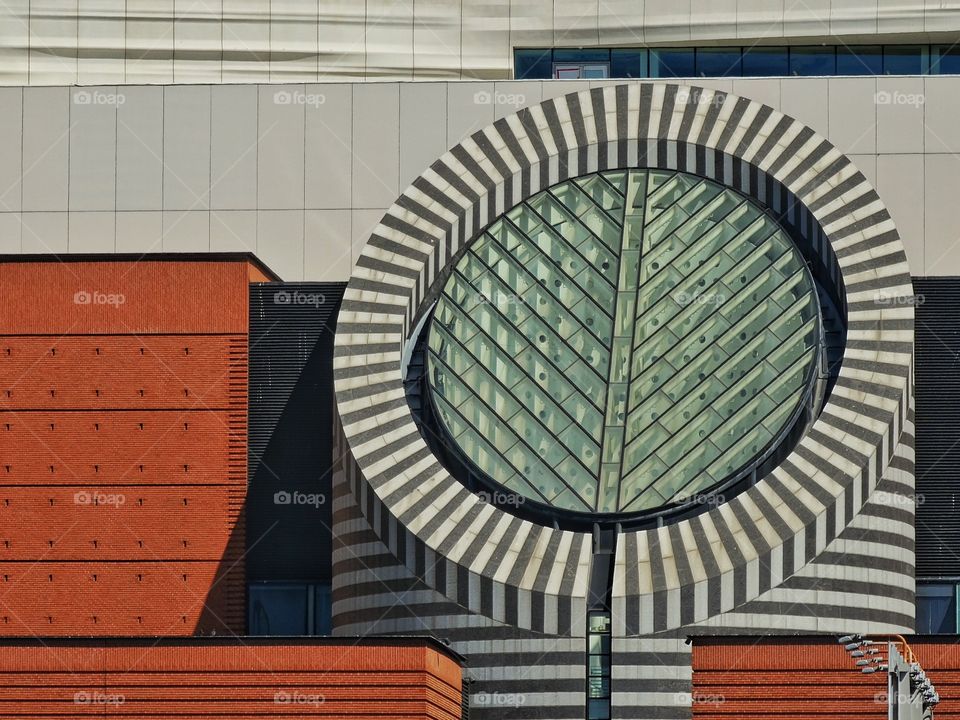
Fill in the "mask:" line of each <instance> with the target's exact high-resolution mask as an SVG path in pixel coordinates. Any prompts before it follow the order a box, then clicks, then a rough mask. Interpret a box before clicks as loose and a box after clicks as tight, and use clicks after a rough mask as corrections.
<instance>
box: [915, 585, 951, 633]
mask: <svg viewBox="0 0 960 720" xmlns="http://www.w3.org/2000/svg"><path fill="white" fill-rule="evenodd" d="M955 632H957V588H956V586H955V585H954V584H952V583H950V584H946V583H943V584H932V583H922V582H918V583H917V633H918V634H921V635H935V634H938V633H950V634H953V633H955Z"/></svg>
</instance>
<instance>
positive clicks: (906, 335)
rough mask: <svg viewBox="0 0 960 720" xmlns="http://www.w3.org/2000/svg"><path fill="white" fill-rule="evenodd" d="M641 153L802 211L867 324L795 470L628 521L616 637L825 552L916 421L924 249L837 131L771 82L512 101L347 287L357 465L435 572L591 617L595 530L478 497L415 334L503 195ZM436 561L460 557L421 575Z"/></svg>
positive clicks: (417, 196)
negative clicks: (407, 370) (412, 369)
mask: <svg viewBox="0 0 960 720" xmlns="http://www.w3.org/2000/svg"><path fill="white" fill-rule="evenodd" d="M633 167H658V168H665V169H672V170H681V171H685V172H690V173H695V174H698V175H701V176H704V177H709V178H711V179H714V180H716V181H718V182H721V183H723V184H726V185H729V186H732V187H734V188H737V189H739V190H740V191H741V192H744V193H745V194H748V195H751V196H753V197H755V198H757V199H758V200H759V201H760V202H761V203H764V204H766V205H768V206H770V207H772V208H773V209H774V210H777V211H780V212H781V213H782V215H783V217H784V218H786V219H788V220H789V221H790V222H791V224H793V225H794V226H795V227H797V228H801V229H804V231H805V234H806V236H808V237H809V238H811V241H812V243H813V248H814V251H815V252H816V253H818V254H819V255H820V257H821V260H822V262H823V268H822V272H823V273H824V274H826V275H827V276H829V278H831V279H832V280H833V281H834V282H835V285H836V287H837V288H840V289H841V291H842V292H843V293H844V295H843V296H842V297H840V298H839V300H840V303H841V305H842V306H843V308H844V309H845V310H846V313H847V321H848V333H847V343H846V351H845V356H844V361H843V366H842V369H841V372H840V376H839V379H838V381H837V383H836V386H835V387H834V389H833V392H832V394H831V396H830V398H829V401H828V403H827V405H826V406H825V407H824V409H823V411H822V413H821V415H820V416H819V418H818V419H817V421H816V423H815V424H814V426H813V428H812V429H811V431H810V432H809V433H808V434H807V436H806V437H805V438H804V439H803V440H802V441H801V442H800V443H799V445H798V446H797V447H796V448H795V450H794V451H793V452H792V453H791V455H790V456H789V457H788V458H787V459H786V460H785V461H784V462H783V463H782V464H781V465H780V467H778V468H777V469H776V470H775V471H773V472H772V473H771V474H770V475H768V476H767V477H766V478H764V479H763V480H761V481H760V482H759V483H757V484H756V485H755V486H753V487H751V488H749V489H748V490H746V491H744V492H742V493H741V494H739V495H737V496H736V497H734V498H732V499H729V500H727V501H726V502H724V503H723V504H720V505H718V506H716V507H712V508H711V509H709V510H708V511H705V512H704V513H701V514H700V515H698V516H696V517H694V518H691V519H687V520H682V521H679V522H676V523H674V524H671V525H668V526H665V527H661V528H657V529H652V530H643V531H637V532H628V533H625V534H624V535H622V536H621V538H620V541H619V543H618V547H617V558H616V572H615V578H614V596H615V599H614V603H615V607H614V610H615V617H616V618H617V622H616V625H615V632H617V634H627V635H639V634H646V633H651V632H658V631H664V630H670V629H672V628H677V627H680V626H682V625H686V624H690V623H692V622H700V621H703V620H706V619H708V618H709V617H712V616H715V615H717V614H719V613H721V612H727V611H730V610H732V609H734V607H737V606H739V605H742V604H743V603H746V602H749V601H751V600H753V599H755V598H756V597H757V596H758V595H760V594H761V593H762V592H764V591H765V590H766V589H768V588H770V587H771V586H775V585H777V584H778V583H779V582H781V581H782V580H783V579H785V578H788V577H790V576H791V575H792V574H794V573H795V572H797V571H798V570H799V569H801V568H802V567H804V566H805V565H806V564H807V563H809V562H811V561H812V560H813V559H814V558H815V557H816V556H817V555H818V554H819V553H820V552H822V551H823V550H824V548H825V547H826V545H827V544H828V543H830V542H831V540H833V539H834V538H836V537H837V536H838V535H839V533H840V532H841V531H842V530H843V528H844V527H846V526H847V525H848V524H849V523H850V521H851V520H852V519H853V518H854V517H855V516H856V515H857V513H858V512H859V511H860V509H861V507H862V505H863V503H864V502H865V501H866V500H867V498H868V497H869V495H870V493H871V492H872V491H873V489H874V488H875V486H876V484H877V482H878V480H879V479H880V478H881V476H882V475H883V473H884V472H885V471H886V469H887V468H888V466H889V464H890V461H891V458H892V457H893V455H894V452H895V450H896V448H897V446H898V443H899V439H900V435H901V432H902V429H903V427H904V423H905V422H908V412H909V408H910V405H911V398H912V392H913V390H912V373H911V366H912V353H913V307H912V297H913V291H912V285H911V282H910V275H909V270H908V267H907V263H906V256H905V254H904V250H903V246H902V244H901V242H900V237H899V235H898V233H897V231H896V229H895V227H894V225H893V222H892V221H891V219H890V216H889V214H888V213H887V211H886V209H885V208H884V206H883V204H882V202H881V201H880V198H879V197H878V196H877V194H876V192H875V191H874V190H873V188H872V187H871V186H870V184H869V183H868V182H867V181H866V179H865V178H864V176H863V175H862V173H860V172H859V171H858V170H857V169H856V167H854V165H853V164H852V163H851V162H850V160H849V159H848V158H846V157H845V156H844V155H842V154H841V153H840V152H839V151H838V150H837V149H836V148H834V147H833V146H832V145H831V144H830V143H829V142H828V141H826V140H825V139H824V138H822V137H821V136H819V135H817V134H816V133H815V132H814V131H812V130H811V129H810V128H808V127H806V126H804V125H803V124H802V123H800V122H798V121H796V120H794V119H792V118H789V117H787V116H785V115H783V114H781V113H779V112H777V111H775V110H773V109H772V108H770V107H768V106H766V105H763V104H760V103H757V102H754V101H752V100H748V99H746V98H742V97H737V96H734V95H729V94H725V93H722V92H717V91H713V90H707V89H701V88H693V87H689V86H681V85H675V84H661V83H636V84H629V85H628V84H624V85H617V86H609V87H604V88H596V89H593V90H589V91H584V92H580V93H574V94H570V95H566V96H564V97H561V98H557V99H553V100H548V101H545V102H543V103H541V104H540V105H537V106H534V107H530V108H525V109H523V110H520V111H519V112H518V113H516V114H514V115H511V116H508V117H506V118H503V119H501V120H498V121H497V122H495V123H494V124H493V125H491V126H489V127H487V128H485V129H483V130H481V131H479V132H477V133H475V134H473V135H472V136H471V137H469V138H467V139H465V140H464V141H463V142H462V143H461V144H460V145H457V146H456V147H454V148H453V149H452V150H450V151H449V152H447V153H446V154H444V155H443V157H441V158H440V159H439V160H437V161H436V162H435V163H434V164H433V165H432V166H431V167H430V168H429V169H428V170H427V171H426V172H425V173H424V174H423V175H422V176H420V177H419V178H418V179H417V180H415V181H414V182H413V184H412V185H411V186H410V187H409V188H407V190H406V191H404V193H403V194H402V195H401V196H400V197H399V198H398V200H397V201H396V203H394V205H393V206H392V207H391V208H390V209H389V210H388V211H387V213H386V215H385V216H384V217H383V219H382V220H381V222H380V224H379V225H378V226H377V227H376V228H375V230H374V231H373V234H372V235H371V237H370V239H369V240H368V242H367V244H366V246H365V248H364V250H363V253H362V254H361V256H360V258H359V259H358V260H357V264H356V269H355V270H354V273H353V277H352V279H351V280H350V283H349V285H348V287H347V290H346V294H345V296H344V301H343V306H342V309H341V312H340V317H339V321H338V325H337V335H336V355H335V361H334V368H335V389H336V399H337V406H338V410H339V422H340V426H341V432H342V437H341V438H340V439H341V442H344V443H345V446H346V448H347V449H348V453H347V456H346V457H345V458H344V462H345V463H346V465H345V468H346V474H347V477H348V480H349V481H350V486H351V488H352V490H353V492H354V495H355V497H356V500H357V503H358V505H359V507H360V508H361V510H362V512H363V513H364V515H365V517H366V519H367V521H368V523H369V524H370V526H371V527H372V528H373V529H374V531H375V532H376V533H377V534H378V536H379V537H380V538H381V540H383V542H384V543H385V544H386V545H387V546H388V547H389V548H390V549H391V550H392V551H393V552H394V553H395V554H396V556H397V558H398V560H399V561H400V562H404V563H406V564H407V566H408V567H410V569H411V570H413V571H414V572H417V574H418V575H419V576H420V577H422V578H423V579H424V580H425V582H427V583H428V584H429V585H431V586H433V587H435V588H436V589H437V590H439V591H440V592H442V593H445V594H448V596H450V595H451V588H453V590H452V596H451V599H453V600H454V601H456V602H459V603H460V604H461V605H463V606H465V607H467V608H468V609H469V610H471V611H475V612H482V613H483V614H485V615H488V616H490V617H493V618H494V619H495V620H498V621H501V622H504V623H506V624H509V625H514V626H517V627H520V628H525V629H532V630H537V631H542V632H555V633H558V634H566V633H572V634H575V635H580V634H582V631H583V619H582V618H583V617H584V616H585V598H586V592H587V583H588V575H589V564H590V558H591V538H590V536H589V535H587V534H582V533H575V532H569V531H561V530H554V529H551V528H547V527H543V526H540V525H537V524H534V523H532V522H529V521H525V520H521V519H519V518H517V517H515V516H513V515H510V514H508V513H506V512H504V511H502V510H500V509H498V508H495V507H494V506H492V505H490V504H487V503H484V502H482V501H479V500H478V498H476V497H475V496H474V495H473V494H471V493H470V492H469V491H468V490H467V489H466V488H465V487H464V486H463V485H461V484H460V483H459V482H458V481H457V480H456V479H455V478H453V477H452V476H451V475H450V474H449V473H448V472H447V471H446V470H445V469H444V468H443V466H442V465H441V464H440V463H439V462H438V461H437V459H436V458H435V457H434V456H433V455H432V454H431V453H430V451H429V449H428V448H427V445H426V443H425V442H424V441H423V439H422V438H421V436H420V433H419V431H418V429H417V427H416V426H415V424H414V421H413V418H412V416H411V414H410V410H409V408H408V407H407V403H406V398H405V394H404V389H403V378H402V374H401V373H402V371H401V367H402V364H403V363H402V356H403V351H404V346H405V341H406V340H407V338H408V337H409V335H410V334H411V332H412V331H413V330H415V329H416V326H417V324H418V322H419V320H420V319H421V317H422V316H423V314H424V313H425V312H426V310H427V309H428V308H429V305H430V303H431V302H432V298H433V297H434V296H435V294H436V293H437V292H438V291H439V288H440V287H441V286H442V284H443V282H444V280H445V278H446V275H447V272H448V271H449V270H448V266H449V264H450V262H451V259H452V258H453V257H454V256H455V254H456V253H457V251H458V249H459V248H461V247H462V246H463V245H464V243H466V242H469V241H470V240H471V239H472V238H473V237H474V236H475V235H476V234H477V233H478V232H479V231H480V230H482V229H483V228H484V227H486V226H487V225H488V224H489V223H490V222H492V221H493V220H495V219H496V218H497V217H498V216H499V215H500V214H502V213H503V212H505V211H506V210H508V209H510V208H511V207H513V206H514V205H516V204H517V203H519V202H520V201H521V200H523V199H525V198H527V197H530V196H531V195H533V194H535V193H536V192H538V191H540V190H542V189H544V188H546V187H549V186H551V185H554V184H556V183H557V182H560V181H562V180H564V179H566V178H569V177H576V176H579V175H585V174H587V173H592V172H597V171H602V170H607V169H616V168H633ZM431 563H441V564H443V565H444V568H443V572H439V571H437V572H430V571H427V572H424V566H425V565H430V564H431ZM440 578H443V581H442V582H440V581H439V579H440ZM451 578H454V580H453V583H452V584H451ZM552 613H554V614H556V616H557V617H559V618H560V619H559V620H555V621H553V622H552V623H551V622H550V621H547V622H544V619H543V616H544V615H546V616H547V617H548V618H549V617H551V614H552ZM538 616H539V620H538Z"/></svg>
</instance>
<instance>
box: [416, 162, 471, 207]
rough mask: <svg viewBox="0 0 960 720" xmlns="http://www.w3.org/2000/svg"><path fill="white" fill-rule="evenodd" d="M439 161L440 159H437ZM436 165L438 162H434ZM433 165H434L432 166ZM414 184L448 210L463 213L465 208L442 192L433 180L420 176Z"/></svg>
mask: <svg viewBox="0 0 960 720" xmlns="http://www.w3.org/2000/svg"><path fill="white" fill-rule="evenodd" d="M437 162H439V161H437ZM434 165H436V163H434ZM431 167H433V166H431ZM438 174H439V173H438ZM413 186H414V187H415V188H416V189H417V190H419V191H420V192H422V193H423V194H424V195H426V196H427V197H428V198H430V199H431V200H433V201H434V202H435V203H438V204H439V205H442V206H443V207H445V208H446V209H447V210H449V211H450V212H451V213H453V214H454V215H463V208H462V207H461V206H460V205H458V204H457V203H456V202H455V201H454V200H453V198H451V197H450V196H449V195H447V194H446V193H444V192H441V191H440V189H439V188H437V187H436V186H435V185H434V184H433V183H432V182H430V181H429V180H426V179H425V178H423V177H422V176H421V177H418V178H417V179H416V180H414V181H413Z"/></svg>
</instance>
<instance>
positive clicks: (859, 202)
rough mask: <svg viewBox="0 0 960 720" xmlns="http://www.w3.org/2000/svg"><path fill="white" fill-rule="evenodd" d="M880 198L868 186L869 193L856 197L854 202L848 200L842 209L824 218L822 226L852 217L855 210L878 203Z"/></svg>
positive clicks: (821, 220) (821, 221)
mask: <svg viewBox="0 0 960 720" xmlns="http://www.w3.org/2000/svg"><path fill="white" fill-rule="evenodd" d="M879 199H880V197H879V196H878V195H877V193H876V192H874V191H873V190H871V189H869V186H867V192H865V193H864V194H863V195H860V196H859V197H855V198H853V199H852V200H847V201H846V202H845V203H844V204H843V206H842V207H839V208H837V209H836V210H834V211H833V212H830V213H828V214H827V215H825V216H824V217H823V218H821V219H820V224H821V225H822V226H824V227H826V226H827V225H830V224H832V223H834V222H836V221H837V220H842V219H843V218H846V217H850V216H851V215H852V214H853V212H854V211H855V210H860V209H861V208H865V207H866V206H867V205H870V204H871V203H874V202H876V201H877V200H879Z"/></svg>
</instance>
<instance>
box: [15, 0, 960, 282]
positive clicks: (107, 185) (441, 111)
mask: <svg viewBox="0 0 960 720" xmlns="http://www.w3.org/2000/svg"><path fill="white" fill-rule="evenodd" d="M229 1H230V0H224V2H226V3H228V2H229ZM420 5H421V3H419V2H418V3H417V7H418V8H419V7H420ZM698 84H700V85H709V86H710V87H714V88H716V89H718V90H721V91H725V92H734V93H736V94H738V95H741V96H743V97H747V98H750V99H752V100H757V101H759V102H763V103H765V104H768V105H770V106H772V107H773V108H774V109H775V110H780V111H782V112H784V113H785V114H787V115H790V116H792V117H795V118H797V119H798V120H800V121H801V122H804V123H806V124H807V125H809V126H810V127H812V128H814V129H815V130H817V131H818V132H820V133H821V134H823V135H824V137H826V138H827V139H828V140H830V141H831V142H832V143H834V144H836V145H837V146H838V147H840V148H841V149H843V150H845V151H846V152H847V153H850V158H851V160H852V161H853V163H854V164H855V165H856V166H857V167H858V168H859V169H860V170H861V171H862V172H863V173H864V174H865V175H866V176H867V177H868V179H869V180H870V181H871V182H872V183H874V184H875V186H876V187H877V190H878V192H879V193H880V197H881V199H882V200H883V201H884V203H885V204H886V207H887V209H888V210H889V212H890V214H891V215H892V217H893V221H894V222H895V223H896V225H897V227H898V228H899V229H900V232H901V236H902V241H903V244H904V247H905V249H906V252H907V258H908V261H909V263H910V270H911V273H912V274H914V275H957V274H960V240H958V237H957V231H956V226H955V222H954V219H955V214H954V213H953V210H952V208H953V205H952V201H951V200H950V193H951V192H952V188H954V187H956V182H957V181H958V178H960V161H958V160H957V158H956V155H955V153H956V152H957V151H958V150H960V141H958V140H957V138H958V137H960V134H958V133H957V132H956V131H955V129H954V126H955V124H956V123H955V122H954V118H955V116H956V112H957V103H956V102H955V100H954V98H956V97H960V78H957V77H950V76H941V77H936V78H933V77H930V78H923V77H883V78H859V79H846V78H784V79H779V78H762V79H738V80H736V81H733V80H714V81H709V82H708V81H706V80H704V81H699V82H698ZM590 86H591V85H590V84H588V83H584V82H557V81H543V82H542V81H522V82H521V81H495V82H494V81H474V82H430V83H416V84H413V83H323V84H297V85H289V84H284V85H271V86H256V85H243V86H213V87H197V86H168V87H159V86H122V85H121V86H96V87H87V88H65V87H37V88H0V247H2V249H3V250H4V252H18V251H20V252H30V251H33V252H54V251H55V252H62V251H65V250H68V249H69V250H72V251H80V250H82V249H84V248H86V249H88V250H91V251H92V250H93V249H97V250H104V249H112V248H115V249H116V250H117V251H118V252H130V251H146V250H154V251H159V250H161V249H184V250H192V251H196V252H202V251H206V250H208V249H209V250H213V251H217V250H224V249H237V250H250V251H252V252H257V253H259V254H261V257H264V258H265V259H266V258H271V259H272V260H273V261H274V262H275V263H277V264H278V265H280V266H282V267H283V268H284V270H285V273H284V274H285V277H289V279H295V278H300V277H301V274H302V277H303V279H305V280H347V279H348V278H349V277H350V271H351V269H352V268H353V266H354V263H355V262H356V259H357V256H358V254H359V248H362V247H363V245H364V244H365V243H366V241H367V238H368V237H369V233H370V231H371V230H372V229H373V227H374V226H375V225H376V224H377V223H378V222H379V220H380V218H381V217H382V216H383V214H384V212H385V210H386V207H387V205H388V204H389V203H390V202H392V200H393V198H394V197H395V196H396V194H397V193H398V192H399V189H400V188H402V187H406V185H407V184H408V183H409V182H410V181H411V180H412V179H413V178H415V177H417V176H419V175H420V174H421V173H423V171H424V170H426V168H427V167H428V166H429V165H430V164H431V163H432V162H433V161H435V160H436V159H437V158H438V157H440V156H441V155H442V154H443V153H444V152H445V151H446V150H447V149H448V148H450V147H451V146H453V145H455V144H457V143H458V142H460V141H461V140H463V139H464V138H465V137H468V136H469V135H471V134H473V133H475V132H477V131H478V130H480V129H481V128H484V127H486V126H487V125H489V124H490V123H492V122H494V121H496V120H497V119H499V118H503V117H506V116H509V115H512V114H513V113H514V112H516V111H517V110H518V109H520V108H523V107H531V106H534V105H536V104H537V103H539V102H540V101H541V100H544V99H548V98H553V97H558V96H560V95H563V94H565V93H569V92H575V91H577V90H582V89H585V88H587V87H590ZM851 119H855V121H853V120H851ZM84 213H88V214H91V216H90V217H81V215H83V214H84ZM277 269H278V271H279V267H278V268H277Z"/></svg>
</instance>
